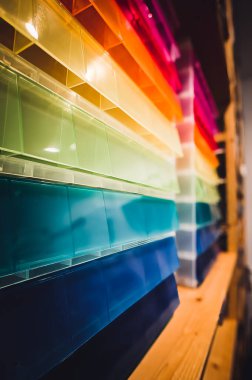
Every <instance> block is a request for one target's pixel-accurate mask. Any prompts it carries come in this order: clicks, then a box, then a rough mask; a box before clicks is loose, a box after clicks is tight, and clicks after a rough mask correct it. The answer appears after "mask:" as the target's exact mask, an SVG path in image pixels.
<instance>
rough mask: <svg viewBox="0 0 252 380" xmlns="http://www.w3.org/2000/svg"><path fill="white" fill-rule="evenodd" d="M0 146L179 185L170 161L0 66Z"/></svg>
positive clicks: (152, 183) (167, 186)
mask: <svg viewBox="0 0 252 380" xmlns="http://www.w3.org/2000/svg"><path fill="white" fill-rule="evenodd" d="M0 98H1V110H2V112H1V114H0V146H1V149H2V150H5V151H7V152H14V153H16V154H19V155H22V156H27V157H29V158H35V159H39V160H42V161H46V162H52V163H55V164H60V165H63V166H66V167H71V168H75V169H80V170H83V171H88V172H92V173H95V174H98V175H103V176H109V177H113V178H117V179H121V180H125V181H129V182H133V183H139V184H142V185H145V186H149V187H154V188H158V189H163V190H166V191H167V192H174V191H177V182H176V174H175V168H174V165H173V164H172V162H171V161H169V160H168V159H167V160H166V159H164V158H161V157H159V156H157V155H156V154H154V153H152V152H151V151H150V150H147V149H145V148H144V147H142V146H141V145H140V144H138V143H136V142H135V141H133V140H132V139H130V138H128V137H127V138H125V136H124V135H123V134H121V133H119V132H117V131H116V130H114V129H112V128H110V127H108V126H107V125H106V124H104V123H102V122H100V121H98V120H97V119H95V118H94V117H92V116H90V115H88V114H87V113H86V112H84V111H83V110H80V109H79V108H77V107H75V106H73V105H72V104H69V103H68V102H66V101H65V100H64V99H62V98H61V97H60V96H58V95H56V94H54V93H52V92H51V91H47V90H46V89H45V88H44V87H42V86H40V85H39V84H37V83H35V82H32V81H30V80H29V79H26V78H25V77H23V76H21V75H19V74H17V73H16V72H14V71H12V70H9V69H6V68H5V67H3V66H0Z"/></svg>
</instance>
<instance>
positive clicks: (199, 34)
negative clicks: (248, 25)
mask: <svg viewBox="0 0 252 380" xmlns="http://www.w3.org/2000/svg"><path fill="white" fill-rule="evenodd" d="M224 4H225V2H224V1H221V0H173V6H174V9H175V11H176V14H177V17H178V20H179V22H180V34H182V36H190V38H191V40H192V43H193V46H194V48H195V52H196V55H197V57H198V59H199V60H200V62H201V65H202V69H203V71H204V73H205V76H206V78H207V81H208V84H209V87H210V89H211V90H212V93H213V95H214V98H215V101H216V103H217V106H218V109H219V112H220V116H222V114H223V112H224V111H225V108H226V107H227V105H228V103H229V100H230V98H229V81H228V75H227V70H226V63H225V53H224V48H223V43H224V40H225V39H226V38H227V37H228V35H227V29H226V22H225V21H226V20H225V6H224Z"/></svg>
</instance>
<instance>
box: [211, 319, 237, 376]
mask: <svg viewBox="0 0 252 380" xmlns="http://www.w3.org/2000/svg"><path fill="white" fill-rule="evenodd" d="M237 326H238V322H237V320H235V319H226V320H225V321H224V323H223V325H222V326H219V327H218V329H217V332H216V336H215V338H214V343H213V347H212V350H211V353H210V356H209V359H208V362H207V366H206V371H205V374H204V377H203V380H212V379H214V380H230V379H231V377H232V369H233V358H234V352H235V344H236V335H237Z"/></svg>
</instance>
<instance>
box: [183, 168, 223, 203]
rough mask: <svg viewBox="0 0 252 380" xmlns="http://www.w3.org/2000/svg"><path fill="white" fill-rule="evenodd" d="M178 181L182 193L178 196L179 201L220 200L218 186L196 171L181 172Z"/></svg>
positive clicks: (209, 201) (208, 201)
mask: <svg viewBox="0 0 252 380" xmlns="http://www.w3.org/2000/svg"><path fill="white" fill-rule="evenodd" d="M178 181H179V186H180V193H179V194H178V195H177V196H176V200H177V203H180V202H185V203H188V202H194V203H195V202H203V203H209V204H216V203H217V202H218V201H219V200H220V195H219V192H218V189H217V187H216V186H215V185H212V184H210V183H208V182H205V181H204V180H202V179H201V178H200V177H197V176H196V175H195V174H194V173H190V172H189V173H188V174H185V175H184V174H181V175H180V174H179V175H178Z"/></svg>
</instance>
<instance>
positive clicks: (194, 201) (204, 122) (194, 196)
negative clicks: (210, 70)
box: [177, 41, 221, 286]
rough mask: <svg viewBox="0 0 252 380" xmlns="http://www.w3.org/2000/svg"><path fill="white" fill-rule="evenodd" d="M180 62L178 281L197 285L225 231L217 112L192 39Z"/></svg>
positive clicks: (202, 277) (185, 48)
mask: <svg viewBox="0 0 252 380" xmlns="http://www.w3.org/2000/svg"><path fill="white" fill-rule="evenodd" d="M181 52H182V57H181V59H180V60H179V63H178V67H179V73H180V78H181V83H182V90H181V92H180V95H179V97H180V101H181V106H182V110H183V115H184V118H183V120H182V122H180V123H179V124H178V130H179V134H180V140H181V143H182V149H183V158H181V159H180V158H179V159H178V160H177V173H178V180H179V185H180V193H179V194H178V196H177V207H178V214H179V222H180V227H179V231H178V233H177V244H178V253H179V258H180V267H179V270H178V273H177V280H178V282H179V283H181V284H183V285H188V286H197V285H198V284H199V283H200V282H201V281H202V280H203V279H204V277H205V275H206V274H207V272H208V270H209V268H210V264H211V263H212V261H213V259H214V258H215V256H216V253H217V252H218V245H217V244H216V242H217V241H218V238H219V236H220V233H221V229H220V227H219V220H220V211H219V208H218V201H219V193H218V184H219V183H220V179H219V178H218V175H217V171H216V168H217V167H218V158H217V155H216V153H217V151H218V146H217V144H216V142H215V139H214V136H215V134H216V133H217V132H218V126H217V123H216V118H217V116H218V114H217V109H216V106H215V104H214V100H213V98H212V96H211V93H210V90H209V88H208V86H207V83H206V81H205V78H204V75H203V72H202V69H201V66H200V63H199V62H198V61H197V60H196V58H195V56H194V51H193V48H192V46H191V44H190V42H189V41H184V42H183V44H181Z"/></svg>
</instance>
